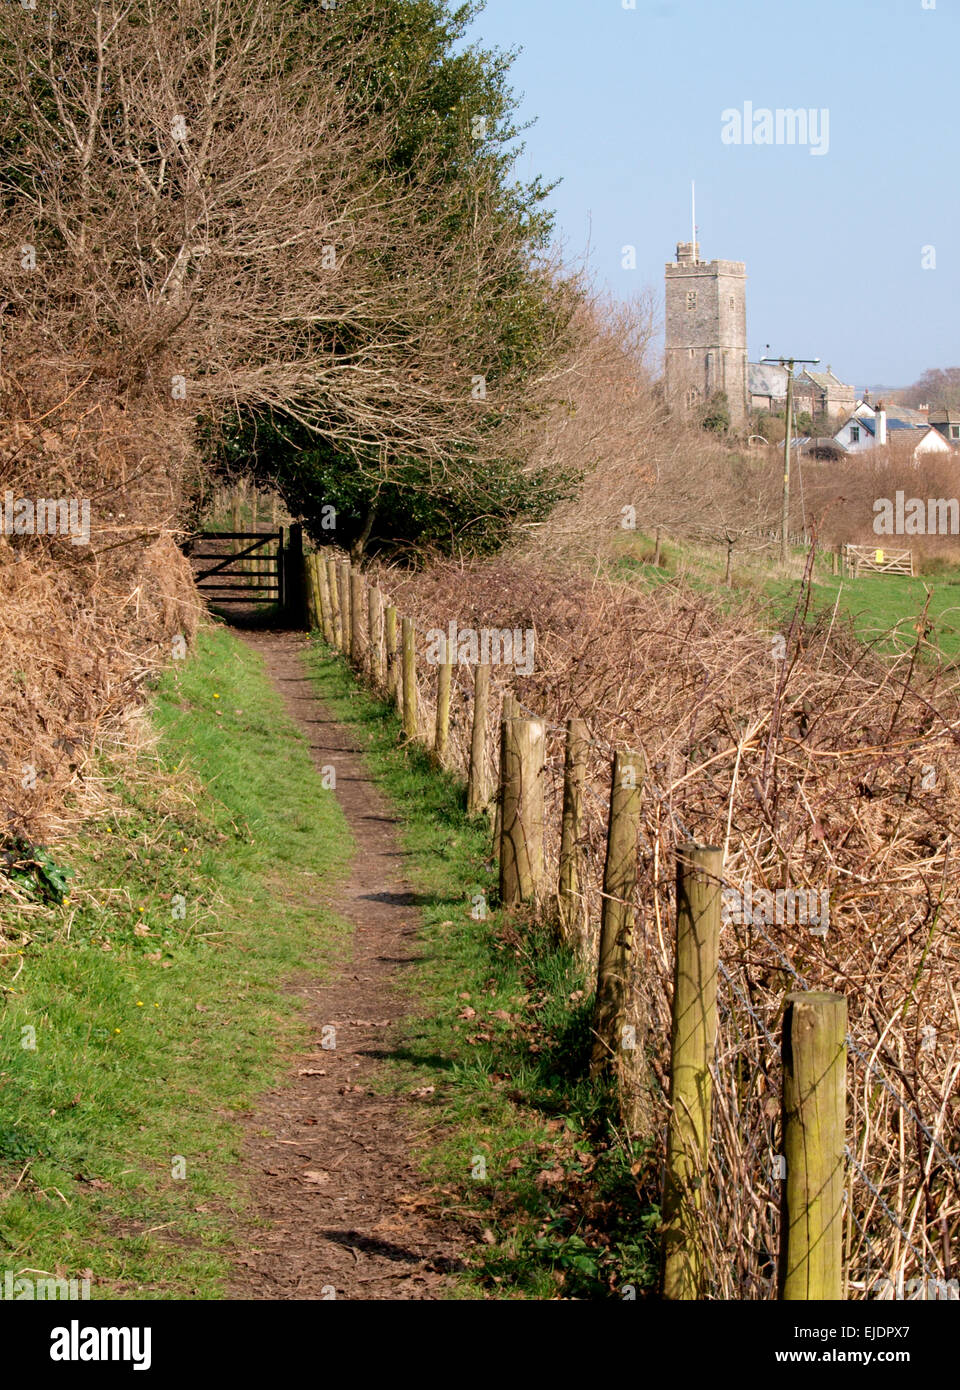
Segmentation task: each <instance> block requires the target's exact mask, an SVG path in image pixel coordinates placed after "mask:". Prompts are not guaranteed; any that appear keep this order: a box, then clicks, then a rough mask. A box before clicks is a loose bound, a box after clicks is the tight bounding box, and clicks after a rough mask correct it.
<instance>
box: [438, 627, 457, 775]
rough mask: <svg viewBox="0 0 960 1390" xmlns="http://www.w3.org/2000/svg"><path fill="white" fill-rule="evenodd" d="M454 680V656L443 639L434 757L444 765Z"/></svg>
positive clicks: (439, 667)
mask: <svg viewBox="0 0 960 1390" xmlns="http://www.w3.org/2000/svg"><path fill="white" fill-rule="evenodd" d="M452 682H453V656H452V654H451V651H450V643H449V642H448V641H447V639H446V638H444V639H443V660H442V661H441V662H440V665H439V666H438V667H437V722H436V727H435V731H434V738H433V759H434V762H435V763H436V765H437V767H443V763H444V759H445V758H446V756H447V742H448V740H449V737H450V687H451V684H452Z"/></svg>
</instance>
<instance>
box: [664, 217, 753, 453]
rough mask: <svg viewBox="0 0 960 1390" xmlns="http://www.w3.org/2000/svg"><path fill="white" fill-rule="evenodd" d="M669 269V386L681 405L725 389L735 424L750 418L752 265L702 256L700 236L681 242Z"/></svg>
mask: <svg viewBox="0 0 960 1390" xmlns="http://www.w3.org/2000/svg"><path fill="white" fill-rule="evenodd" d="M665 271H666V339H665V349H666V360H665V373H666V389H667V397H668V399H669V400H670V401H671V402H672V403H673V404H674V405H676V406H678V407H680V408H681V409H682V408H684V407H685V408H687V409H696V408H697V407H699V406H702V405H704V404H705V403H706V402H707V401H708V400H709V399H710V397H711V396H712V395H713V393H714V392H715V391H725V392H726V395H727V400H728V401H729V403H730V426H731V428H732V429H735V430H739V429H742V428H743V426H744V425H745V424H746V421H747V386H748V376H747V295H746V286H747V268H746V265H745V264H744V263H743V261H701V260H700V247H699V245H698V243H697V242H695V241H681V242H679V243H678V245H677V259H676V261H675V262H671V263H669V264H668V265H667V266H666V267H665Z"/></svg>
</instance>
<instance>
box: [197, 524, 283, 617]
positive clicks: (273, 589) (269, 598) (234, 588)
mask: <svg viewBox="0 0 960 1390" xmlns="http://www.w3.org/2000/svg"><path fill="white" fill-rule="evenodd" d="M237 541H240V542H241V545H240V548H239V549H237V550H234V549H230V550H226V549H220V550H217V549H212V548H211V549H208V548H207V547H213V546H216V545H217V544H218V543H219V544H220V545H221V546H225V545H228V544H229V545H230V546H233V544H234V543H235V542H237ZM195 544H199V546H200V549H199V550H198V551H195V550H194V549H193V545H195ZM271 547H272V548H271ZM187 554H188V555H189V557H190V559H191V560H193V561H200V562H207V561H210V560H214V561H216V563H215V564H212V565H210V567H209V568H208V569H201V570H198V571H196V572H195V573H194V581H195V583H196V586H197V588H198V589H199V590H200V592H201V593H202V594H209V595H210V601H211V602H212V603H278V604H280V605H281V606H282V605H283V589H284V584H283V528H282V527H281V528H280V530H279V531H199V532H197V534H196V535H195V536H194V537H193V540H192V542H191V544H190V546H188V549H187Z"/></svg>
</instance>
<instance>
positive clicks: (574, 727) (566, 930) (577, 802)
mask: <svg viewBox="0 0 960 1390" xmlns="http://www.w3.org/2000/svg"><path fill="white" fill-rule="evenodd" d="M586 777H587V726H586V724H585V722H584V721H583V720H582V719H568V720H567V743H566V750H565V753H564V760H563V816H562V821H561V829H560V874H559V878H558V885H557V905H558V911H559V916H560V932H561V935H562V937H563V939H564V941H566V942H567V943H568V945H570V946H572V947H574V948H575V949H576V950H577V951H580V952H582V951H583V947H584V945H585V940H584V938H585V933H584V931H583V906H582V903H581V899H580V854H581V852H582V851H581V848H580V833H581V827H582V824H583V788H584V785H585V783H586Z"/></svg>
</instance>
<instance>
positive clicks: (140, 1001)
mask: <svg viewBox="0 0 960 1390" xmlns="http://www.w3.org/2000/svg"><path fill="white" fill-rule="evenodd" d="M137 1008H138V1009H142V1008H143V1000H142V999H138V1000H137Z"/></svg>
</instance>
